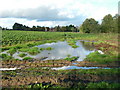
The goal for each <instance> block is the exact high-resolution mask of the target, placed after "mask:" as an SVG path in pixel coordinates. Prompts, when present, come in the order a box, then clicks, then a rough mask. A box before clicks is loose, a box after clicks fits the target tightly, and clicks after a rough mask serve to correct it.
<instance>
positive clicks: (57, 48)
mask: <svg viewBox="0 0 120 90" xmlns="http://www.w3.org/2000/svg"><path fill="white" fill-rule="evenodd" d="M76 45H77V46H79V47H77V48H72V46H70V45H68V43H67V41H58V42H56V43H46V44H42V45H38V46H35V47H38V48H47V47H52V48H53V49H52V50H44V51H41V52H40V53H38V54H37V55H30V54H28V53H26V52H25V53H26V54H27V56H26V57H28V56H29V57H32V58H35V59H41V58H43V57H46V58H45V59H44V60H54V59H64V58H66V57H68V56H70V57H73V56H77V57H79V58H78V59H77V61H82V60H84V59H85V58H86V56H87V55H88V54H90V53H91V52H94V51H95V48H94V45H93V44H86V43H84V41H76ZM4 53H5V52H4ZM20 53H22V52H16V53H15V54H13V57H14V58H15V59H21V60H22V59H23V58H21V57H19V54H20Z"/></svg>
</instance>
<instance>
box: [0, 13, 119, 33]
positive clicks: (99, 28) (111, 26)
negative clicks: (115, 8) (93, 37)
mask: <svg viewBox="0 0 120 90" xmlns="http://www.w3.org/2000/svg"><path fill="white" fill-rule="evenodd" d="M0 28H1V29H2V30H9V29H6V28H2V27H0ZM119 28H120V16H119V15H118V14H116V15H115V16H113V17H112V15H111V14H108V15H106V16H104V17H103V19H102V22H101V24H99V23H98V21H96V20H95V19H94V18H87V19H86V20H85V21H84V22H83V23H82V25H80V26H79V27H77V26H74V25H68V26H59V25H58V26H55V27H45V26H33V27H28V26H26V25H23V24H19V23H15V24H14V25H13V29H12V30H23V31H46V32H47V31H51V32H81V33H111V32H112V33H118V29H119Z"/></svg>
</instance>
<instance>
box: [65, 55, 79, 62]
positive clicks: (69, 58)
mask: <svg viewBox="0 0 120 90" xmlns="http://www.w3.org/2000/svg"><path fill="white" fill-rule="evenodd" d="M77 59H78V57H75V56H74V57H66V58H65V59H64V60H67V61H75V60H77Z"/></svg>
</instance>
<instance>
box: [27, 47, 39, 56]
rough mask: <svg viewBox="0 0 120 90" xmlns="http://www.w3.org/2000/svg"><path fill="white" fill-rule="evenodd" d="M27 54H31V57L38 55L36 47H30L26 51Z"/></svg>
mask: <svg viewBox="0 0 120 90" xmlns="http://www.w3.org/2000/svg"><path fill="white" fill-rule="evenodd" d="M28 53H29V54H31V55H36V54H38V53H40V51H39V49H38V47H32V48H30V49H29V50H28Z"/></svg>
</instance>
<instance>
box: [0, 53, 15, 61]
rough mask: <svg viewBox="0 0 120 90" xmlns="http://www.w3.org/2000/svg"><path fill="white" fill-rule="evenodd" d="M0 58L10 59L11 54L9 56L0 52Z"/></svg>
mask: <svg viewBox="0 0 120 90" xmlns="http://www.w3.org/2000/svg"><path fill="white" fill-rule="evenodd" d="M0 58H2V59H1V60H11V59H13V58H12V56H9V55H7V54H0Z"/></svg>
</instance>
